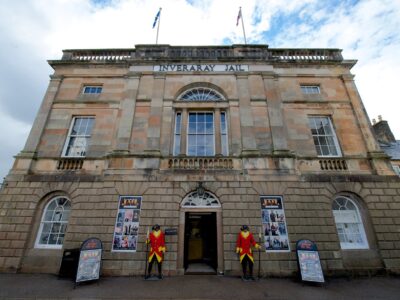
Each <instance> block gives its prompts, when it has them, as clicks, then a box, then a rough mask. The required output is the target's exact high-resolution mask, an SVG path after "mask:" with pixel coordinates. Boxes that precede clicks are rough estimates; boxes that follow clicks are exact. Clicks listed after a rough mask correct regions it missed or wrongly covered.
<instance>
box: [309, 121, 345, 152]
mask: <svg viewBox="0 0 400 300" xmlns="http://www.w3.org/2000/svg"><path fill="white" fill-rule="evenodd" d="M308 121H309V125H310V128H311V134H312V137H313V139H314V144H315V148H316V150H317V154H318V156H330V157H332V156H336V157H337V156H341V155H342V154H341V152H340V148H339V143H338V140H337V138H336V134H335V131H334V130H333V126H332V123H331V120H330V118H329V117H324V116H319V117H309V119H308Z"/></svg>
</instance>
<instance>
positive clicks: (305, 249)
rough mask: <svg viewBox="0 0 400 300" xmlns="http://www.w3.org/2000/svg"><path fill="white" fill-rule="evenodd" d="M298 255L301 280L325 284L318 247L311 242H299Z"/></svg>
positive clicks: (297, 246) (297, 245) (297, 244)
mask: <svg viewBox="0 0 400 300" xmlns="http://www.w3.org/2000/svg"><path fill="white" fill-rule="evenodd" d="M296 253H297V262H298V264H299V269H300V275H301V280H303V281H311V282H320V283H323V282H325V279H324V274H323V272H322V268H321V261H320V260H319V254H318V249H317V245H316V244H315V243H314V242H312V241H310V240H299V241H297V243H296Z"/></svg>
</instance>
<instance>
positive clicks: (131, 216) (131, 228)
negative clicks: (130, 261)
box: [112, 196, 142, 252]
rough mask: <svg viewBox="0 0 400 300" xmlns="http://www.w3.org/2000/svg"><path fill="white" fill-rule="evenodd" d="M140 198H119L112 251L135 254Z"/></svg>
mask: <svg viewBox="0 0 400 300" xmlns="http://www.w3.org/2000/svg"><path fill="white" fill-rule="evenodd" d="M141 205H142V197H141V196H119V199H118V212H117V218H116V221H115V228H114V237H113V243H112V251H119V252H136V248H137V242H138V233H139V219H140V208H141Z"/></svg>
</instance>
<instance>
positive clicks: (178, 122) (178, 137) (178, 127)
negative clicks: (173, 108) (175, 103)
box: [173, 112, 182, 156]
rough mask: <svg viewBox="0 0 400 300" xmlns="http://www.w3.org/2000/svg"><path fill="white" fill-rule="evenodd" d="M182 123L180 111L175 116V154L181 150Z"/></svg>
mask: <svg viewBox="0 0 400 300" xmlns="http://www.w3.org/2000/svg"><path fill="white" fill-rule="evenodd" d="M181 123H182V114H181V113H180V112H178V113H176V117H175V131H174V134H175V138H174V151H173V154H174V155H175V156H176V155H179V154H180V152H181Z"/></svg>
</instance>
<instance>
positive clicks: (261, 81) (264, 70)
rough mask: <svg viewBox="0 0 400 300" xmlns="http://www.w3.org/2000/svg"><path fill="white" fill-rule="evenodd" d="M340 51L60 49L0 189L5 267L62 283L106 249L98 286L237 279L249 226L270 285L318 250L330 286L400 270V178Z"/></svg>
mask: <svg viewBox="0 0 400 300" xmlns="http://www.w3.org/2000/svg"><path fill="white" fill-rule="evenodd" d="M355 63H356V61H355V60H347V59H344V58H343V57H342V55H341V50H339V49H273V48H269V47H268V46H267V45H233V46H170V45H137V46H136V47H135V48H134V49H93V50H64V53H63V56H62V58H61V59H59V60H51V61H49V64H50V65H51V66H52V68H53V69H54V74H52V75H51V77H50V83H49V87H48V89H47V91H46V94H45V96H44V99H43V102H42V104H41V107H40V109H39V112H38V114H37V117H36V119H35V121H34V124H33V127H32V130H31V133H30V135H29V137H28V140H27V142H26V145H25V147H24V149H23V150H22V151H21V152H20V153H19V154H18V155H17V156H16V158H15V163H14V165H13V167H12V169H11V171H10V173H9V175H8V176H7V177H6V180H5V184H4V186H3V188H2V189H1V193H0V270H1V271H3V272H6V271H7V272H9V271H13V272H48V273H57V272H58V270H59V268H60V264H61V260H62V256H63V252H64V250H66V249H74V248H79V246H80V245H81V243H82V242H83V241H84V240H85V239H87V238H90V237H97V238H99V239H101V241H102V242H103V247H104V251H103V265H102V273H103V274H104V275H139V274H143V272H144V271H143V270H144V266H145V255H146V253H145V252H146V244H145V239H146V234H147V231H148V230H149V228H151V226H152V225H154V224H156V223H157V224H160V225H161V227H162V229H163V230H164V231H165V232H166V244H167V246H166V247H167V252H166V254H165V263H164V273H165V274H168V275H181V274H186V273H191V272H193V270H195V272H213V273H219V274H227V275H229V274H239V273H240V270H241V269H240V265H239V262H238V258H237V256H236V254H235V246H236V245H235V243H236V238H237V234H238V232H239V229H240V227H241V225H244V224H246V225H249V227H250V229H251V231H252V232H253V234H254V235H255V237H256V239H257V240H258V241H259V242H260V243H261V244H263V251H262V253H261V266H259V264H258V262H256V264H255V268H256V269H258V268H259V267H260V268H261V273H262V274H263V275H264V276H269V275H282V276H287V275H292V274H293V273H295V272H297V261H296V253H295V251H294V250H295V244H296V241H297V240H299V239H303V238H306V239H310V240H312V241H314V242H316V244H317V246H318V249H319V255H320V258H321V264H322V268H323V270H324V273H325V274H326V275H337V274H345V273H348V272H352V273H353V272H364V273H366V272H369V273H376V272H390V273H399V272H400V230H399V229H400V179H399V177H398V176H396V174H395V173H394V172H393V169H392V167H391V163H390V159H389V157H388V156H387V155H386V154H385V153H384V152H383V151H382V150H381V148H380V146H379V144H378V142H377V140H376V139H375V137H374V134H373V131H372V127H371V124H370V122H369V120H368V116H367V114H366V111H365V109H364V106H363V103H362V100H361V99H360V96H359V94H358V92H357V88H356V86H355V84H354V80H353V77H354V76H353V75H352V74H351V72H350V70H351V68H352V67H353V66H354V65H355Z"/></svg>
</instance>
